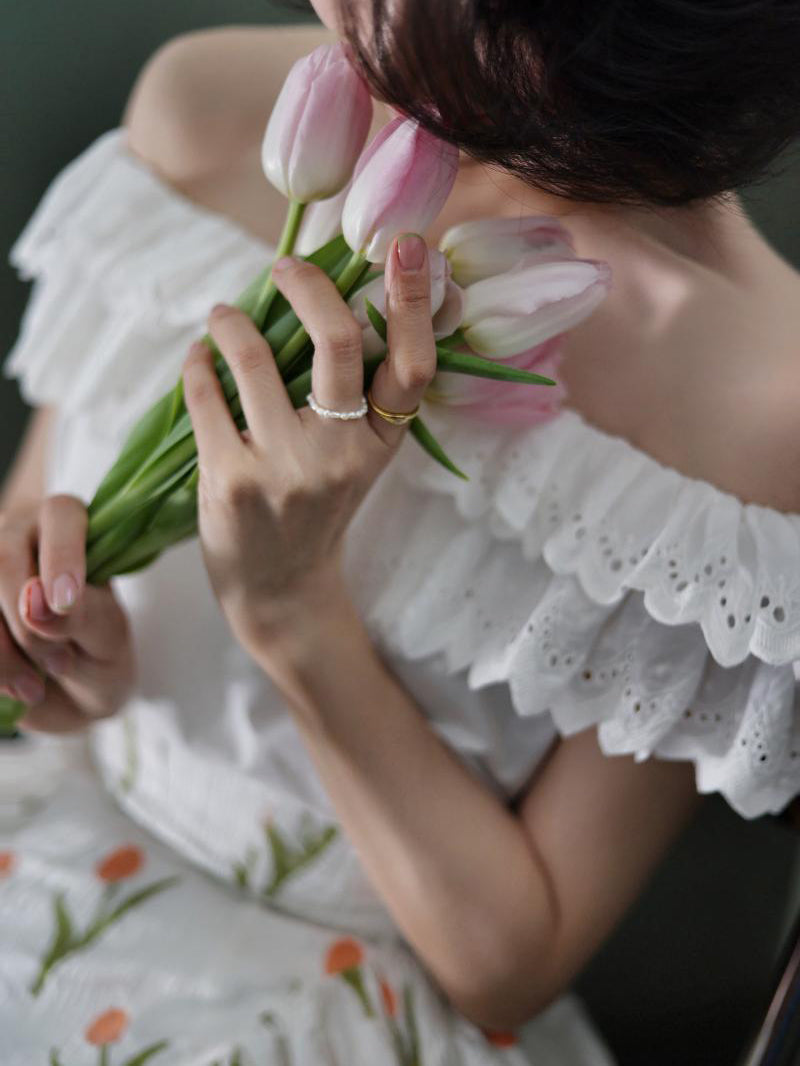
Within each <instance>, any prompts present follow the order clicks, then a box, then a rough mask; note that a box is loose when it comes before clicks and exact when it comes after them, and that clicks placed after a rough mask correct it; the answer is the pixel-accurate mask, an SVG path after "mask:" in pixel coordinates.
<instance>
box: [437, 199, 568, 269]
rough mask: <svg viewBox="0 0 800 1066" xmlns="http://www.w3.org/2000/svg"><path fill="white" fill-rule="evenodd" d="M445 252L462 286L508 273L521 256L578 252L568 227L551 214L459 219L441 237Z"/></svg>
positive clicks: (563, 254) (440, 244)
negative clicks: (458, 221)
mask: <svg viewBox="0 0 800 1066" xmlns="http://www.w3.org/2000/svg"><path fill="white" fill-rule="evenodd" d="M439 247H440V249H441V250H442V251H443V252H445V254H446V255H447V257H448V259H449V260H450V263H451V265H452V268H453V277H454V279H455V280H456V281H457V282H458V283H459V285H471V284H473V283H474V282H476V281H480V280H482V279H483V278H487V277H491V276H493V275H495V274H502V273H505V272H506V271H507V270H511V269H513V268H514V267H516V266H517V265H518V264H519V261H520V259H522V258H523V257H527V256H532V255H533V256H535V255H536V254H537V253H542V252H547V253H549V254H551V255H552V254H557V255H558V256H559V258H561V259H567V258H570V257H572V256H574V254H575V249H574V246H573V243H572V237H571V235H570V233H569V230H567V229H566V227H565V226H563V225H562V224H561V222H560V221H559V220H558V219H556V218H553V217H551V216H550V215H527V216H522V217H517V218H478V219H470V220H468V221H467V222H460V223H458V225H456V226H451V227H450V229H448V230H447V232H446V233H445V234H444V235H443V236H442V238H441V240H440V241H439Z"/></svg>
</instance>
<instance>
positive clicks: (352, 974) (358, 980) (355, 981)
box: [339, 966, 375, 1018]
mask: <svg viewBox="0 0 800 1066" xmlns="http://www.w3.org/2000/svg"><path fill="white" fill-rule="evenodd" d="M339 976H340V977H341V978H342V980H343V981H346V982H347V983H348V984H349V985H350V987H351V988H353V989H354V990H355V992H356V995H357V996H358V998H359V999H360V1000H361V1005H362V1006H363V1008H364V1013H365V1014H366V1015H367V1017H368V1018H374V1017H375V1011H374V1010H373V1008H372V1004H371V1003H370V1001H369V996H368V995H367V990H366V988H364V978H363V976H362V974H361V968H360V967H359V966H349V967H348V968H347V969H346V970H341V971H340V972H339Z"/></svg>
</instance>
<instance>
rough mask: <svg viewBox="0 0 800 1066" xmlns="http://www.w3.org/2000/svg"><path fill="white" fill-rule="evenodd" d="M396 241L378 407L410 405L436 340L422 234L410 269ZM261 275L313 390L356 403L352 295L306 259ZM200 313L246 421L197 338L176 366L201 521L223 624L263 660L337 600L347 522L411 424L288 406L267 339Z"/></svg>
mask: <svg viewBox="0 0 800 1066" xmlns="http://www.w3.org/2000/svg"><path fill="white" fill-rule="evenodd" d="M397 244H398V241H397V240H395V242H393V245H392V248H391V251H390V253H389V256H388V259H387V268H386V273H387V279H386V284H387V315H386V317H387V326H388V337H389V342H388V344H389V349H390V351H391V357H389V355H387V357H386V358H385V359H384V360H383V362H382V363H381V364H380V365H379V367H378V369H377V371H376V373H375V376H374V378H373V386H372V393H373V396H374V397H375V401H376V403H377V404H379V405H380V406H381V407H384V408H387V409H388V410H391V411H411V410H413V409H414V408H415V407H416V406H417V404H418V403H419V401H420V399H421V398H422V395H423V393H424V392H425V389H426V388H427V386H428V384H429V383H430V381H431V380H432V378H433V376H434V374H435V372H436V349H435V341H434V337H433V327H432V325H431V311H430V282H429V278H428V262H427V259H428V257H427V254H426V249H425V243H424V241H422V240H420V244H421V266H420V267H419V268H417V269H410V268H403V267H402V264H401V262H400V260H399V259H398V258H397ZM401 244H402V248H401V251H402V254H403V257H404V259H405V260H406V262H409V260H410V259H411V256H410V253H411V251H413V249H412V248H410V247H409V245H410V244H413V239H412V240H409V237H408V236H406V235H404V236H403V238H402V241H401ZM412 261H413V260H412ZM416 261H419V259H418V260H416ZM272 276H273V280H274V282H275V285H276V287H277V288H278V289H279V290H280V292H281V293H283V295H284V296H285V297H286V299H287V300H288V301H289V303H290V304H291V305H292V307H293V308H294V311H295V313H296V314H297V317H298V318H299V319H300V321H301V322H302V324H303V325H304V326H305V328H306V330H307V331H308V334H309V336H310V337H311V340H312V341H313V343H314V356H313V364H312V391H313V394H314V398H315V399H316V400H317V402H318V403H319V404H321V405H322V406H323V407H328V408H333V409H334V410H337V411H352V410H356V409H357V408H358V407H359V405H360V403H361V399H362V395H363V394H364V391H365V390H364V373H363V351H362V340H361V336H362V335H361V327H360V326H359V324H358V322H357V321H356V319H355V317H354V315H353V313H352V312H351V310H350V308H349V307H348V306H347V304H346V303H345V301H344V299H343V298H342V296H341V294H340V293H339V291H338V290H337V288H336V286H335V285H334V283H333V282H332V281H331V280H330V278H328V276H327V275H326V274H325V273H324V272H323V271H322V270H320V269H319V268H318V267H316V266H314V265H313V264H311V263H307V262H305V261H304V260H294V259H284V260H282V261H281V263H280V264H276V265H275V267H273V275H272ZM208 324H209V332H210V333H211V336H212V337H213V338H214V341H215V342H216V343H217V345H218V346H219V349H220V351H221V352H222V354H223V356H224V358H225V360H226V362H227V363H228V366H229V367H230V369H231V372H232V374H233V376H234V379H235V380H236V384H237V387H238V390H239V396H240V398H241V402H242V409H243V411H244V416H245V419H246V421H247V427H248V428H247V429H246V430H245V431H243V432H240V431H239V430H238V429H237V427H236V424H235V422H234V421H233V418H232V416H231V414H230V411H229V409H228V406H227V404H226V402H225V398H224V395H223V392H222V388H221V386H220V383H219V379H218V378H217V375H216V373H215V370H214V361H213V357H212V355H211V352H210V350H209V348H208V346H207V345H205V344H203V342H202V341H198V342H196V343H195V344H193V345H192V347H191V349H190V351H189V355H188V356H187V358H186V359H185V361H184V363H183V368H182V373H183V382H184V396H185V399H186V406H187V410H188V412H189V416H190V418H191V421H192V427H193V429H194V435H195V439H196V442H197V452H198V458H199V467H200V477H199V482H198V527H199V534H200V540H201V545H202V551H203V558H204V561H205V565H206V569H207V570H208V574H209V578H210V580H211V585H212V588H213V590H214V594H215V595H216V597H217V599H218V600H219V603H220V606H221V607H222V610H223V612H224V614H225V616H226V618H227V619H228V622H229V624H230V626H231V629H232V631H233V633H234V635H235V636H236V638H237V640H239V642H240V643H241V644H242V645H243V647H245V649H246V650H247V651H248V652H249V653H250V654H251V655H253V656H254V657H255V658H256V659H257V660H260V661H262V662H263V661H265V660H269V658H270V657H271V656H272V655H273V654H274V653H275V650H276V649H277V648H279V647H280V646H281V644H282V642H283V641H284V640H286V639H288V640H290V641H291V640H293V639H295V638H296V637H297V636H298V635H300V636H302V632H303V625H304V622H310V621H311V620H312V619H313V618H314V617H315V615H316V616H318V614H319V612H320V611H322V610H323V609H328V608H330V606H331V605H332V604H333V605H334V606H335V604H336V602H337V597H339V602H341V596H342V595H343V594H344V591H345V586H344V583H343V581H342V577H341V550H342V545H343V538H344V535H345V532H346V530H347V527H348V525H349V523H350V520H351V518H352V516H353V514H354V513H355V511H356V510H357V508H358V506H359V504H360V502H361V500H362V499H363V497H364V496H365V495H366V493H367V491H368V489H369V488H370V486H371V484H372V483H373V481H374V480H375V479H376V478H377V477H378V475H379V474H380V473H381V471H382V470H383V469H384V467H385V466H386V465H387V464H388V462H389V461H390V459H391V458H392V456H393V455H394V453H395V452H396V451H397V449H398V447H399V445H400V442H401V440H402V439H403V437H404V435H405V433H406V432H407V428H408V427H407V424H406V425H402V426H396V425H392V424H391V423H390V422H387V421H386V420H385V419H384V418H381V416H380V415H378V414H377V413H376V412H375V411H373V410H372V408H369V410H368V412H367V414H366V415H365V416H363V417H361V418H356V419H338V418H325V417H323V416H322V415H319V414H317V413H316V412H315V411H314V410H313V409H312V408H310V407H308V406H303V407H300V408H298V409H295V408H294V407H293V406H292V403H291V401H290V399H289V396H288V393H287V392H286V386H285V385H284V383H283V381H282V379H281V377H280V373H279V371H278V368H277V366H276V365H275V361H274V358H273V355H272V352H271V350H270V347H269V345H268V343H267V341H266V340H265V339H264V338H263V337H262V335H261V334H260V333H259V331H258V329H257V328H256V326H255V325H254V323H253V322H252V320H251V319H250V318H249V317H248V316H247V315H246V314H245V313H244V312H243V311H240V310H238V309H237V308H232V307H229V306H227V305H218V306H217V307H215V308H214V310H213V311H212V312H211V314H210V316H209V319H208Z"/></svg>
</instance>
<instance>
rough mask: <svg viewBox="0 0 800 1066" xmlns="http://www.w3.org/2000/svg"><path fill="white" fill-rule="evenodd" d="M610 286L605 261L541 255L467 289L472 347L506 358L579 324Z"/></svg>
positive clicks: (466, 319)
mask: <svg viewBox="0 0 800 1066" xmlns="http://www.w3.org/2000/svg"><path fill="white" fill-rule="evenodd" d="M610 285H611V268H610V267H609V265H608V263H605V262H603V261H601V260H595V259H561V258H557V257H550V256H546V255H543V256H539V257H537V258H536V259H534V260H533V261H532V262H531V261H527V262H526V261H523V262H522V263H521V265H519V266H518V267H516V268H515V269H514V270H508V271H506V273H504V274H497V275H495V276H494V277H490V278H485V279H484V280H483V281H476V282H475V283H474V285H469V286H468V287H467V288H466V289H464V318H463V322H462V325H461V328H462V330H463V332H464V337H465V338H466V340H467V343H468V344H469V346H470V348H472V349H473V351H476V352H478V353H479V354H480V355H485V356H490V357H491V358H493V359H503V360H505V359H507V358H508V357H509V356H512V355H517V354H519V353H520V352H524V351H529V350H530V349H531V348H534V347H536V346H537V345H539V344H541V343H542V342H543V341H546V340H549V339H550V338H551V337H554V336H556V335H557V334H559V333H563V332H564V331H565V330H567V329H570V328H571V327H572V326H575V325H577V324H578V322H581V321H582V320H583V319H584V318H586V317H587V315H589V314H591V312H592V311H593V310H594V309H595V307H596V306H597V305H598V304H599V303H600V302H601V300H603V299H604V297H605V296H606V293H607V292H608V289H609V287H610ZM547 387H548V388H552V386H547Z"/></svg>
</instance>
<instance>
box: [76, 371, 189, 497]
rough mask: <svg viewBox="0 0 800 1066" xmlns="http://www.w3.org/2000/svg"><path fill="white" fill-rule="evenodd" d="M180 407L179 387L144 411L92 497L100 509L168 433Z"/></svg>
mask: <svg viewBox="0 0 800 1066" xmlns="http://www.w3.org/2000/svg"><path fill="white" fill-rule="evenodd" d="M179 409H180V400H179V398H178V396H177V393H176V390H175V389H171V390H170V391H169V392H168V393H167V394H166V395H165V396H162V397H161V399H160V400H159V401H158V402H157V403H155V404H153V406H152V407H151V408H150V409H149V410H148V411H146V412H145V414H144V415H142V417H141V418H140V419H139V421H138V422H137V423H136V425H135V426H134V427H133V429H132V430H131V431H130V433H129V434H128V436H127V438H126V439H125V442H124V444H123V445H122V450H121V452H120V454H119V455H118V456H117V459H116V461H115V462H114V464H113V466H112V467H111V469H110V470H109V471H108V473H107V474H106V475H105V477H104V478H103V480H102V481H101V482H100V485H99V487H98V488H97V491H96V492H95V494H94V496H93V498H92V506H93V507H94V508H95V509H97V508H99V507H101V506H102V505H103V504H104V503H106V502H107V501H108V500H110V499H111V498H112V497H113V496H114V495H115V494H116V493H117V492H118V491H119V490H120V489H121V488H122V487H123V485H125V484H126V483H127V482H128V481H129V480H130V478H131V477H132V476H133V474H135V473H136V471H137V469H138V468H139V467H140V466H141V464H142V462H143V461H144V460H145V459H146V458H147V456H148V455H149V454H150V453H151V452H152V451H153V449H154V448H155V447H156V445H157V444H158V443H159V441H161V440H162V439H163V438H164V436H165V435H166V434H167V433H168V432H169V430H170V428H171V426H172V424H173V422H174V421H175V417H176V415H177V413H178V411H179Z"/></svg>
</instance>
